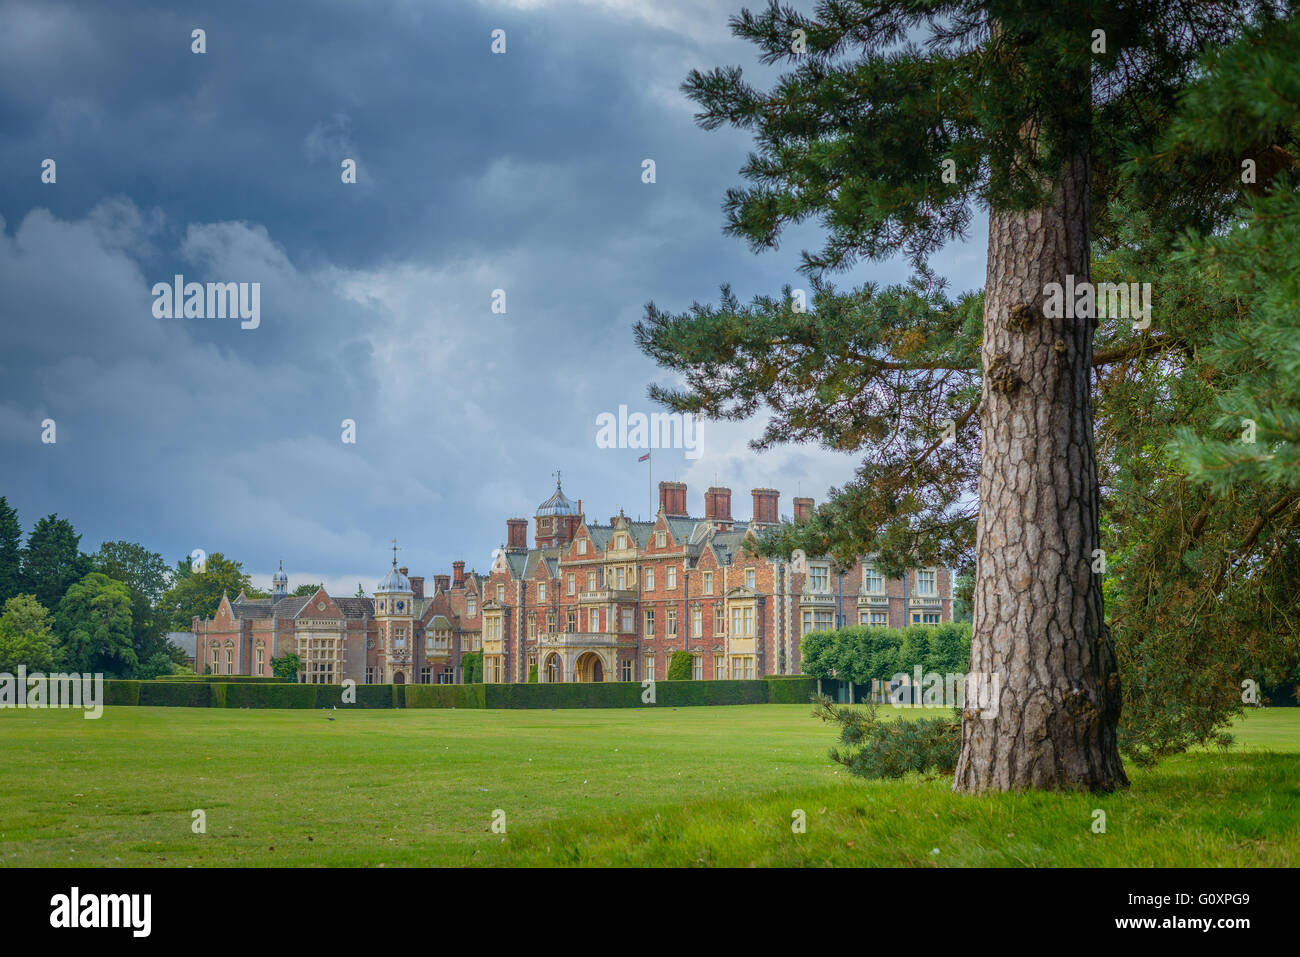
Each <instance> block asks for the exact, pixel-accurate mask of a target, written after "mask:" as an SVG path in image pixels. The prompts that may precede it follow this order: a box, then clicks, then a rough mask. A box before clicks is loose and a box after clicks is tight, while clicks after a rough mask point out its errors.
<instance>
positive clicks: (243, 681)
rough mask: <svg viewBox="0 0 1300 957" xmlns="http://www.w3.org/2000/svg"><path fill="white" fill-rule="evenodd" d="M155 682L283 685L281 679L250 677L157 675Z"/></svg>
mask: <svg viewBox="0 0 1300 957" xmlns="http://www.w3.org/2000/svg"><path fill="white" fill-rule="evenodd" d="M154 680H156V681H215V682H231V681H233V682H236V683H238V684H241V685H242V684H249V683H252V684H258V683H262V684H284V683H285V682H284V679H283V678H263V677H260V676H259V677H253V676H251V675H159V676H158V677H157V678H156V679H154Z"/></svg>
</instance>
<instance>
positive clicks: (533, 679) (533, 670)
mask: <svg viewBox="0 0 1300 957" xmlns="http://www.w3.org/2000/svg"><path fill="white" fill-rule="evenodd" d="M528 683H529V684H530V685H535V684H537V663H536V662H534V663H533V664H531V665H529V666H528Z"/></svg>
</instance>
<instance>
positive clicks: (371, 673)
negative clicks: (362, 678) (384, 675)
mask: <svg viewBox="0 0 1300 957" xmlns="http://www.w3.org/2000/svg"><path fill="white" fill-rule="evenodd" d="M374 683H375V669H374V668H367V669H366V684H368V685H372V684H374Z"/></svg>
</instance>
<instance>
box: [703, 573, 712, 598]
mask: <svg viewBox="0 0 1300 957" xmlns="http://www.w3.org/2000/svg"><path fill="white" fill-rule="evenodd" d="M704 594H706V595H712V594H713V572H705V573H704Z"/></svg>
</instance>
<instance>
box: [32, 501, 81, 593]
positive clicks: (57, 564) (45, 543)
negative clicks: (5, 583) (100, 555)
mask: <svg viewBox="0 0 1300 957" xmlns="http://www.w3.org/2000/svg"><path fill="white" fill-rule="evenodd" d="M80 545H81V536H80V535H79V534H77V531H76V529H74V528H73V527H72V523H71V522H69V521H68V520H67V519H65V518H59V516H58V515H47V516H45V517H44V518H42V519H41V520H40V521H38V522H37V523H36V527H35V528H33V529H32V533H31V535H29V536H28V537H27V547H26V548H24V549H23V585H22V590H23V591H24V592H29V593H31V594H32V595H35V596H36V600H37V601H38V602H40V603H41V605H42V606H43V607H45V608H58V606H59V602H60V601H62V599H63V595H64V593H65V592H67V590H68V589H69V588H70V587H71V586H72V585H73V584H74V583H75V582H78V581H80V580H81V579H82V578H84V577H85V576H86V575H87V574H89V573H90V571H91V569H92V567H93V563H92V562H91V560H90V556H88V555H83V554H82V552H81V549H80Z"/></svg>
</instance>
